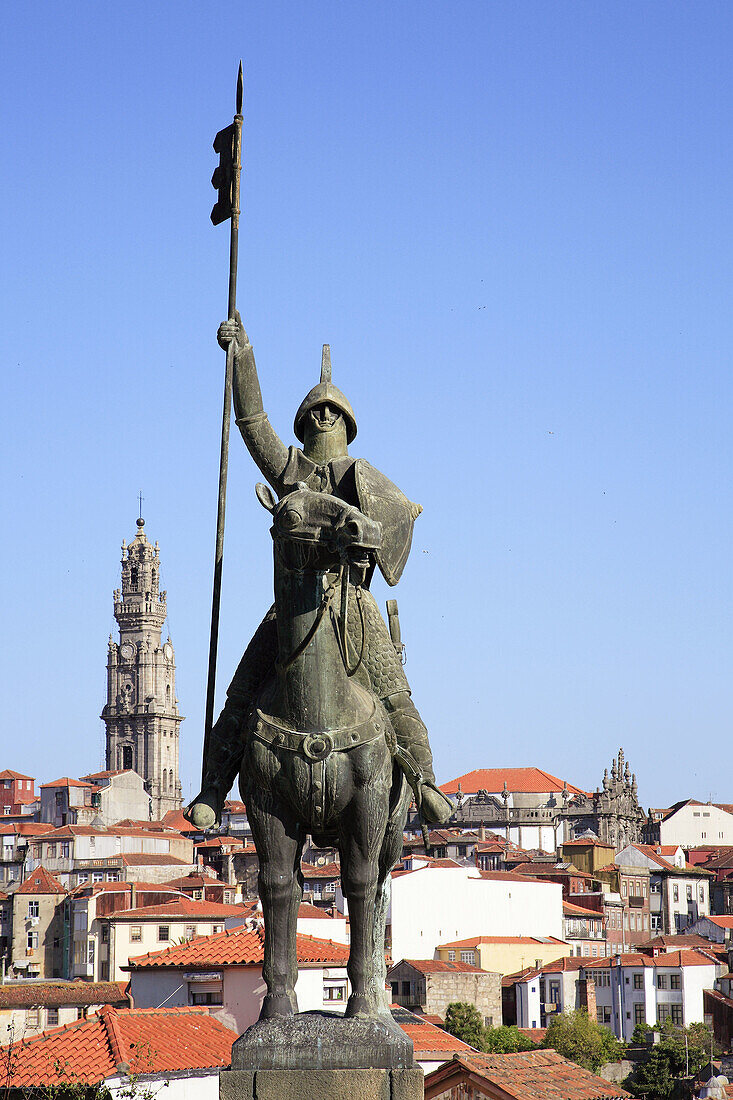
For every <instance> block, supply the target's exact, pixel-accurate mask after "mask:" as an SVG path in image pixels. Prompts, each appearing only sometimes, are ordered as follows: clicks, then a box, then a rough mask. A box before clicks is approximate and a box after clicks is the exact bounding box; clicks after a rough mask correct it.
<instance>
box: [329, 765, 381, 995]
mask: <svg viewBox="0 0 733 1100" xmlns="http://www.w3.org/2000/svg"><path fill="white" fill-rule="evenodd" d="M374 778H375V780H376V781H375V782H371V783H368V784H367V785H366V786H364V787H362V788H361V789H360V790H357V791H356V793H355V794H354V797H353V799H352V800H351V803H350V805H349V810H348V813H347V814H344V815H343V816H342V818H341V821H340V823H339V849H340V853H341V888H342V890H343V892H344V896H345V897H346V900H347V902H348V905H349V920H350V923H351V949H350V952H349V962H348V966H347V972H348V975H349V981H350V982H351V996H350V997H349V1003H348V1004H347V1006H346V1015H347V1016H374V1015H376V1013H377V1012H378V1011H379V997H378V996H377V993H378V991H377V990H375V989H374V916H375V911H374V910H375V901H376V894H377V880H378V877H379V849H380V846H381V841H382V838H383V836H384V830H385V827H386V824H387V811H388V807H387V792H386V791H385V789H384V785H383V784H381V783H380V782H379V777H374ZM346 819H348V823H347V820H346Z"/></svg>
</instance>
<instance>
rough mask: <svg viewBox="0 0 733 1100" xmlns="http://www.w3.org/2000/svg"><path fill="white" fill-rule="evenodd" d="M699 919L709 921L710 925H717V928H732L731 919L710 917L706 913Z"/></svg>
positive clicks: (732, 919) (732, 920)
mask: <svg viewBox="0 0 733 1100" xmlns="http://www.w3.org/2000/svg"><path fill="white" fill-rule="evenodd" d="M700 919H701V920H709V921H710V923H711V924H715V925H717V926H718V928H733V917H711V916H709V915H708V914H707V913H706V914H704V916H703V917H701V918H700Z"/></svg>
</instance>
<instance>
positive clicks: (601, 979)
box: [596, 970, 611, 986]
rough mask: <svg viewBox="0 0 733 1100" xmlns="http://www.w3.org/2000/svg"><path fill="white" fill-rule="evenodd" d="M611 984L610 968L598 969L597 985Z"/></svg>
mask: <svg viewBox="0 0 733 1100" xmlns="http://www.w3.org/2000/svg"><path fill="white" fill-rule="evenodd" d="M610 984H611V971H610V970H598V971H596V985H597V986H609V985H610Z"/></svg>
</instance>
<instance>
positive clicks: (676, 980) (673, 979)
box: [669, 974, 682, 989]
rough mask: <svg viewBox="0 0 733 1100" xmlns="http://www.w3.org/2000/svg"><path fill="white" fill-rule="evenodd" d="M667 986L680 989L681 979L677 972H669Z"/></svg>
mask: <svg viewBox="0 0 733 1100" xmlns="http://www.w3.org/2000/svg"><path fill="white" fill-rule="evenodd" d="M669 988H670V989H682V979H681V977H680V975H679V974H670V976H669Z"/></svg>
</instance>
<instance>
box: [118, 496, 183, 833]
mask: <svg viewBox="0 0 733 1100" xmlns="http://www.w3.org/2000/svg"><path fill="white" fill-rule="evenodd" d="M137 527H138V531H137V534H136V536H135V538H134V539H133V541H132V542H131V543H130V545H129V546H127V545H126V544H125V542H124V541H123V543H122V587H121V589H120V588H118V589H116V590H115V593H114V615H115V619H116V620H117V623H118V625H119V628H120V639H119V641H118V642H116V641H114V639H113V638H112V636H111V635H110V639H109V647H108V655H107V702H106V703H105V706H104V709H103V711H102V719H103V721H104V723H105V726H106V728H107V729H106V733H107V752H106V767H107V769H108V770H109V771H126V770H129V769H132V770H134V771H136V772H137V773H138V775H140V776H142V778H143V780H144V782H145V789H146V790H147V792H148V794H149V795H150V799H151V807H150V812H151V814H152V816H153V818H155V819H161V818H162V817H163V816H164V815H165V814H166V813H167V812H168V811H169V810H177V809H179V808H180V806H181V805H182V803H183V798H182V794H181V783H180V779H179V727H180V724H181V722H182V721H183V717H182V716H181V714H179V711H178V700H177V699H176V666H175V659H174V654H173V646H172V645H171V640H170V638H168V639H167V640H166V642H165V643H164V644H163V643H162V641H161V631H162V629H163V624H164V623H165V619H166V615H167V607H166V592H165V591H160V589H159V578H160V552H159V549H158V544H157V542H156V543H155V546H151V544H150V543H149V542H148V539H147V537H146V535H145V521H144V520H143V519H142V518H141V519H139V520H138V521H137Z"/></svg>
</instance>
